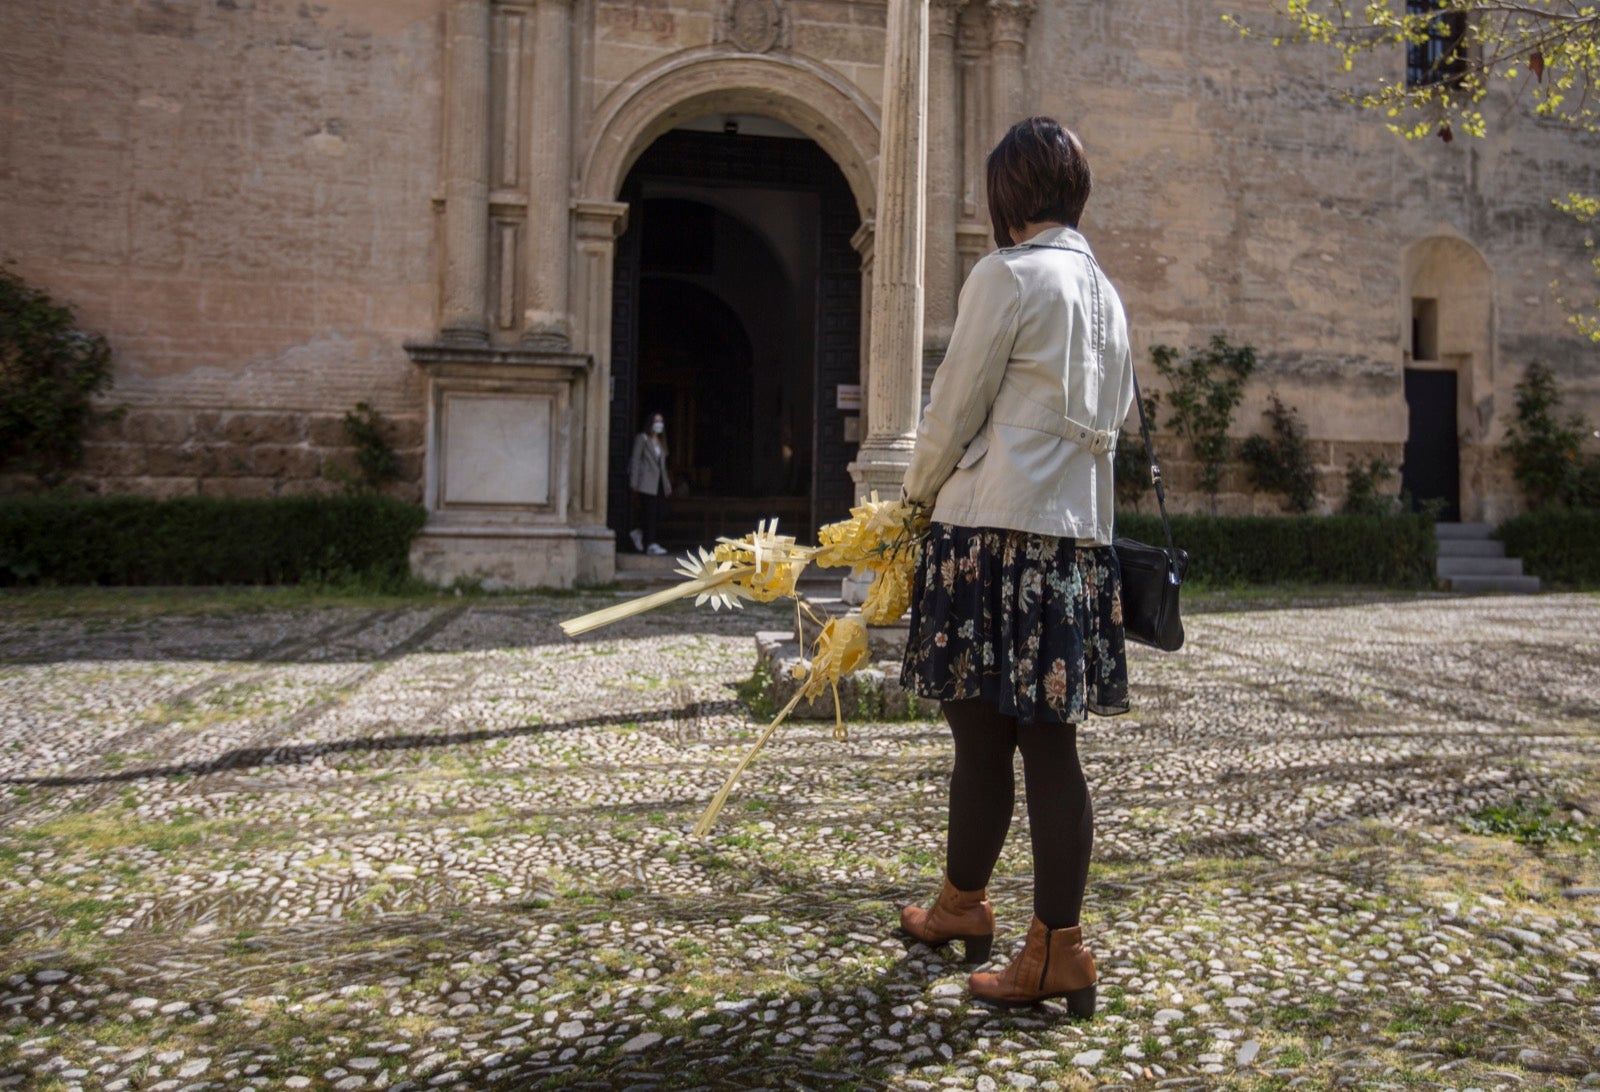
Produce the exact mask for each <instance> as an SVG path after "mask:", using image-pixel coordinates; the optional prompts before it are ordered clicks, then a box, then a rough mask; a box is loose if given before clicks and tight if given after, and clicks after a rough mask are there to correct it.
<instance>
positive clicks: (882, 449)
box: [839, 436, 916, 606]
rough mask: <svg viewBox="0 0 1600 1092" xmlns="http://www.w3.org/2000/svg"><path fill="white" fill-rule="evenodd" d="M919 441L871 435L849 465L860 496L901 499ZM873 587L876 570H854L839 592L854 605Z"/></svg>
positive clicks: (846, 578)
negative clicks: (872, 572) (877, 438)
mask: <svg viewBox="0 0 1600 1092" xmlns="http://www.w3.org/2000/svg"><path fill="white" fill-rule="evenodd" d="M915 443H916V441H915V440H914V439H913V438H912V437H910V436H897V437H895V438H893V439H890V440H873V439H868V440H867V442H866V443H864V444H862V445H861V448H860V450H859V451H858V452H857V453H856V461H855V462H853V463H851V464H850V465H849V466H848V467H847V468H846V469H848V470H849V471H850V477H851V479H852V480H853V481H854V482H855V483H856V496H857V497H870V496H872V494H873V493H877V494H878V497H879V499H880V500H899V499H900V489H901V486H902V485H904V484H905V480H906V469H907V468H908V467H909V466H910V465H911V448H912V446H913V445H914V444H915ZM870 587H872V574H871V573H869V572H864V571H863V572H861V573H859V574H857V573H852V574H851V575H849V576H847V577H845V578H844V581H843V583H842V585H841V586H840V590H839V595H840V597H841V598H842V599H843V600H844V601H845V602H846V603H849V604H850V605H851V606H860V605H861V604H862V603H864V602H866V599H867V589H868V588H870Z"/></svg>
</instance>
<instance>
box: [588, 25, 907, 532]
mask: <svg viewBox="0 0 1600 1092" xmlns="http://www.w3.org/2000/svg"><path fill="white" fill-rule="evenodd" d="M716 114H756V115H762V116H765V117H769V118H773V119H775V120H777V121H781V122H784V123H785V124H787V125H789V126H792V127H793V128H795V129H797V130H799V131H800V132H801V133H804V134H805V135H806V136H807V137H809V138H810V139H811V140H813V141H814V142H815V143H816V145H817V146H818V147H819V148H821V149H822V151H823V152H824V153H825V154H826V155H827V157H828V158H829V159H831V160H832V161H833V163H834V164H835V165H836V166H837V167H838V169H839V172H840V173H841V174H842V175H843V177H844V180H845V183H846V185H848V187H849V192H850V196H851V198H852V199H853V200H854V202H855V208H856V212H857V213H858V214H859V217H860V220H861V225H862V226H861V230H860V231H859V232H857V234H856V237H855V238H854V239H852V240H851V242H852V243H853V244H854V245H855V247H856V250H857V252H858V253H859V254H861V255H863V260H862V263H861V270H860V276H861V289H860V300H861V316H862V322H863V325H862V327H861V332H860V335H859V336H860V341H861V352H860V358H861V360H862V361H863V368H862V370H863V371H864V361H865V357H866V354H865V348H866V346H865V338H866V335H865V317H866V313H867V311H868V309H869V308H870V306H871V303H870V290H869V286H870V281H871V252H872V230H871V226H870V225H871V224H872V221H873V216H874V212H875V209H876V206H877V173H878V138H879V114H878V109H877V107H876V106H875V105H874V103H873V102H872V101H871V100H870V99H869V98H867V97H866V96H865V95H864V94H863V93H862V92H861V91H860V89H859V88H857V87H856V86H855V85H854V84H852V83H851V82H850V81H849V80H847V79H845V78H844V77H843V76H841V75H840V74H839V73H837V72H835V71H833V70H832V69H830V68H828V67H827V66H826V65H822V64H819V63H817V62H815V61H812V60H808V59H806V58H804V57H798V56H793V55H786V56H782V57H774V56H757V55H750V54H735V53H730V52H729V51H728V50H727V48H726V47H715V46H714V47H709V48H704V49H694V50H686V51H684V52H682V53H678V54H674V55H673V56H670V57H666V58H663V59H661V60H660V61H657V62H656V63H654V64H651V65H647V66H645V67H644V68H642V69H640V70H639V71H638V72H637V73H635V74H634V75H633V76H631V77H629V78H628V79H627V80H626V81H624V82H623V83H621V84H619V85H618V86H617V87H615V88H613V89H612V90H611V92H610V93H609V94H608V95H606V97H605V98H604V100H602V101H601V102H600V104H599V105H598V106H597V108H596V110H595V113H594V120H593V122H592V124H591V125H590V126H589V131H590V132H592V133H593V134H594V135H593V138H592V139H591V141H590V142H589V144H588V146H587V147H586V148H584V149H582V150H581V151H580V153H579V163H580V169H579V172H578V186H577V193H578V195H579V196H578V199H577V200H576V201H575V202H574V204H573V209H574V212H575V214H576V223H577V228H578V231H577V235H578V253H577V255H576V261H577V263H578V265H577V268H575V270H574V276H573V285H574V287H575V289H576V291H575V294H574V299H573V303H574V316H573V318H574V327H575V329H576V331H577V332H578V335H579V345H580V346H581V347H582V348H583V349H584V350H586V351H587V352H588V353H589V354H590V357H591V359H592V360H593V366H592V370H591V373H590V381H589V384H588V394H587V405H586V409H585V414H584V430H583V432H584V435H583V440H582V443H581V447H582V451H583V455H582V463H583V473H582V481H583V483H584V494H585V497H586V499H589V500H591V501H592V502H593V507H594V510H595V511H597V512H598V514H599V516H600V520H601V521H602V522H604V521H605V520H607V519H608V518H609V516H608V509H609V508H610V501H609V499H608V498H607V497H606V490H605V486H604V478H605V474H606V466H607V457H606V452H607V451H608V448H609V446H610V442H611V428H612V425H611V421H610V410H611V395H610V392H611V388H612V371H611V355H612V347H611V339H612V331H611V322H612V312H613V306H612V270H613V268H614V264H615V260H616V239H617V236H619V235H621V233H622V231H623V229H624V228H625V226H626V223H627V209H628V206H627V205H626V204H624V203H622V202H621V201H619V200H618V198H619V197H620V195H621V192H622V186H623V182H624V180H625V179H626V178H627V176H628V172H629V170H630V169H631V168H632V166H633V164H634V163H635V162H636V161H637V160H638V158H639V157H640V156H641V155H643V154H644V152H645V150H646V149H647V148H649V147H650V146H651V145H652V144H653V143H654V142H655V141H656V140H657V139H658V138H659V137H661V136H662V135H663V134H665V133H667V132H668V131H669V130H671V129H674V128H676V127H678V126H680V125H682V124H684V123H686V122H690V121H693V120H695V119H697V118H701V117H705V116H706V115H716ZM861 379H862V383H863V385H864V383H865V376H864V375H863V376H862V377H861ZM846 499H848V497H847V498H846Z"/></svg>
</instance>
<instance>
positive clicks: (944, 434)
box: [905, 228, 1133, 545]
mask: <svg viewBox="0 0 1600 1092" xmlns="http://www.w3.org/2000/svg"><path fill="white" fill-rule="evenodd" d="M1132 403H1133V353H1132V349H1131V347H1130V344H1129V341H1128V323H1127V318H1126V316H1125V315H1124V314H1123V310H1122V300H1121V299H1120V298H1119V297H1118V296H1117V292H1116V290H1115V289H1114V288H1112V287H1111V282H1110V281H1109V280H1107V279H1106V276H1105V274H1104V273H1102V272H1101V271H1100V267H1099V265H1098V264H1096V262H1095V260H1094V255H1093V254H1092V253H1091V252H1090V250H1089V244H1088V242H1087V241H1085V239H1084V237H1083V236H1082V235H1080V234H1078V232H1076V231H1074V230H1072V229H1071V228H1052V229H1049V230H1047V231H1044V232H1041V233H1040V234H1038V235H1036V236H1034V237H1033V238H1032V239H1030V240H1029V241H1027V242H1026V243H1022V244H1021V245H1019V246H1013V247H1007V248H1005V249H1004V250H998V251H995V252H994V253H993V254H989V255H987V256H986V257H984V258H983V259H982V260H980V261H979V262H978V264H977V265H976V266H974V267H973V270H972V275H971V276H969V277H968V278H967V283H966V284H965V285H964V286H962V289H961V301H960V304H959V309H958V310H957V313H956V325H955V330H954V331H953V332H952V334H951V337H950V348H949V349H948V351H946V353H945V356H944V361H943V363H941V364H940V365H939V370H938V371H937V372H936V373H935V374H934V378H933V394H932V398H931V400H930V401H929V402H928V406H927V408H926V409H925V410H924V411H923V414H922V421H921V423H920V424H919V425H918V427H917V443H916V448H915V449H914V450H913V452H912V455H911V466H910V467H909V469H907V471H906V479H905V492H906V496H907V497H909V498H910V499H912V500H916V501H921V502H923V503H924V504H932V505H933V506H934V508H933V518H934V519H935V520H938V521H939V522H941V523H952V524H958V525H960V526H964V527H1003V528H1011V529H1014V530H1018V531H1029V532H1033V533H1036V534H1044V535H1055V536H1058V537H1064V538H1073V539H1080V540H1088V541H1093V542H1095V543H1098V544H1101V545H1110V544H1111V528H1112V518H1113V505H1114V500H1115V489H1114V488H1113V482H1112V461H1113V459H1114V457H1115V452H1116V446H1117V433H1118V430H1119V429H1120V428H1121V427H1122V422H1123V419H1124V418H1125V417H1126V416H1127V414H1128V408H1129V406H1131V405H1132Z"/></svg>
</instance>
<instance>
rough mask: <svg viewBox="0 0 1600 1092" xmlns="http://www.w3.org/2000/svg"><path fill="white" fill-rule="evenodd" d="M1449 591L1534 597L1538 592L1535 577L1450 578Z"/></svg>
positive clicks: (1537, 580)
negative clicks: (1505, 593) (1506, 593)
mask: <svg viewBox="0 0 1600 1092" xmlns="http://www.w3.org/2000/svg"><path fill="white" fill-rule="evenodd" d="M1448 582H1449V584H1450V590H1451V591H1458V592H1511V593H1513V594H1515V595H1534V594H1536V593H1537V592H1538V591H1539V578H1538V577H1537V576H1452V577H1451V578H1450V579H1449V581H1448Z"/></svg>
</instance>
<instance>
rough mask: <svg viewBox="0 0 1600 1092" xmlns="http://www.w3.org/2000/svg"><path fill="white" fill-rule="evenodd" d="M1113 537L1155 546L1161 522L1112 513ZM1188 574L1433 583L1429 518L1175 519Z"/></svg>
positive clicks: (1226, 580)
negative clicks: (1114, 515)
mask: <svg viewBox="0 0 1600 1092" xmlns="http://www.w3.org/2000/svg"><path fill="white" fill-rule="evenodd" d="M1116 533H1117V535H1119V536H1124V537H1128V538H1136V539H1139V540H1140V541H1142V542H1150V543H1161V542H1164V541H1165V539H1164V537H1163V536H1162V533H1161V520H1160V519H1159V518H1158V517H1154V516H1138V515H1126V514H1119V515H1118V516H1117V531H1116ZM1172 537H1173V539H1174V541H1176V543H1177V544H1178V546H1180V547H1182V548H1183V549H1185V550H1188V551H1189V558H1190V567H1189V576H1190V579H1192V580H1198V581H1202V582H1204V583H1208V584H1280V583H1311V584H1373V585H1382V586H1387V587H1401V588H1425V587H1430V586H1432V584H1433V568H1434V555H1435V553H1436V552H1437V546H1436V543H1435V540H1434V533H1433V521H1432V520H1431V519H1428V518H1426V517H1424V516H1417V515H1411V514H1407V513H1396V514H1394V515H1388V516H1343V515H1341V516H1174V517H1173V518H1172Z"/></svg>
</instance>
